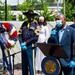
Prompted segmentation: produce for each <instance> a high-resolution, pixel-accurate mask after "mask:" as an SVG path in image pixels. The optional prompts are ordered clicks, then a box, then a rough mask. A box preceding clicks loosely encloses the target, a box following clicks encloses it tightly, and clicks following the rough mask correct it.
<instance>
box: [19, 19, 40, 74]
mask: <svg viewBox="0 0 75 75" xmlns="http://www.w3.org/2000/svg"><path fill="white" fill-rule="evenodd" d="M39 28H40V27H39V25H38V23H37V21H36V20H34V21H33V22H31V23H29V22H28V21H26V22H24V23H23V24H22V26H21V28H20V31H19V32H20V34H19V41H20V43H22V42H26V46H27V50H24V51H22V74H23V75H28V67H29V70H30V75H34V68H33V63H34V61H33V58H32V56H33V53H32V45H34V47H35V42H37V40H38V33H39V32H38V31H39ZM34 50H35V49H34Z"/></svg>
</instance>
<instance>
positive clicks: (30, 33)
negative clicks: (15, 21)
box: [19, 21, 39, 46]
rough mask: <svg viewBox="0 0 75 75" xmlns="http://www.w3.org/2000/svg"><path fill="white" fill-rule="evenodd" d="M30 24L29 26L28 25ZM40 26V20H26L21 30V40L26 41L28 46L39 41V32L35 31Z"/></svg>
mask: <svg viewBox="0 0 75 75" xmlns="http://www.w3.org/2000/svg"><path fill="white" fill-rule="evenodd" d="M28 24H29V27H28ZM38 28H39V24H38V22H37V21H36V22H31V23H28V22H27V21H26V22H24V23H23V24H22V26H21V28H20V30H19V32H20V34H19V42H20V43H22V42H26V43H27V46H29V45H31V44H32V43H35V42H37V40H38V34H37V33H36V32H35V31H36V30H37V29H38Z"/></svg>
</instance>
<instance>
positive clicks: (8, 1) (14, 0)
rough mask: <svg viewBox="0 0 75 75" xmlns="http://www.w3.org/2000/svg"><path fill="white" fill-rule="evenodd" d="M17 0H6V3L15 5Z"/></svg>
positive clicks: (20, 1)
mask: <svg viewBox="0 0 75 75" xmlns="http://www.w3.org/2000/svg"><path fill="white" fill-rule="evenodd" d="M1 1H2V2H5V0H1ZM17 1H18V0H7V4H9V5H17ZM22 2H24V0H19V3H20V4H22Z"/></svg>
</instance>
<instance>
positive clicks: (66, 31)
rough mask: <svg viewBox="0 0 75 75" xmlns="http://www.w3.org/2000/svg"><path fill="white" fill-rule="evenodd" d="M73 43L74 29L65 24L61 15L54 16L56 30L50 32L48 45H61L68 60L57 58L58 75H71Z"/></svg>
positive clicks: (74, 65)
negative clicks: (58, 65)
mask: <svg viewBox="0 0 75 75" xmlns="http://www.w3.org/2000/svg"><path fill="white" fill-rule="evenodd" d="M74 42H75V29H74V28H72V27H70V26H68V25H67V24H66V17H65V16H64V15H63V14H59V15H57V16H56V28H55V29H53V30H52V32H51V36H50V38H49V39H48V43H54V44H61V46H62V48H63V49H64V51H65V53H66V54H67V56H68V58H59V61H60V64H61V72H60V74H59V75H62V71H63V72H64V75H73V68H74V67H75V54H74V53H73V43H74Z"/></svg>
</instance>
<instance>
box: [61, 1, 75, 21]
mask: <svg viewBox="0 0 75 75" xmlns="http://www.w3.org/2000/svg"><path fill="white" fill-rule="evenodd" d="M73 2H75V1H74V0H71V1H70V0H65V9H66V11H65V13H66V14H65V15H66V18H67V21H73V19H72V14H73V12H75V5H74V6H73V4H72V3H73ZM63 10H64V9H62V11H63Z"/></svg>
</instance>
